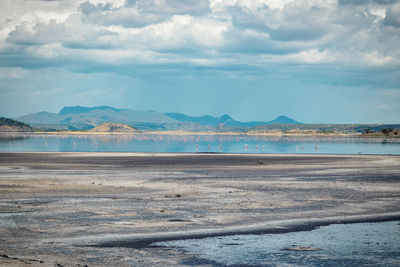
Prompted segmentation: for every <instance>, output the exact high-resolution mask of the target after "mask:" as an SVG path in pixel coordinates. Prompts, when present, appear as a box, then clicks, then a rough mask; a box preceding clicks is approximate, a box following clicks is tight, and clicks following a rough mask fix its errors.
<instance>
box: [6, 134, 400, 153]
mask: <svg viewBox="0 0 400 267" xmlns="http://www.w3.org/2000/svg"><path fill="white" fill-rule="evenodd" d="M0 151H26V152H29V151H41V152H44V151H56V152H69V151H78V152H96V151H102V152H108V151H109V152H217V153H283V154H285V153H295V154H302V153H304V154H309V153H322V154H386V155H387V154H392V155H400V140H384V141H382V140H381V139H371V138H369V139H363V138H349V137H332V138H312V137H304V138H302V137H265V136H245V135H241V136H240V135H236V136H235V135H231V136H229V135H221V136H218V135H149V134H134V135H84V134H82V135H48V134H41V135H32V134H18V135H5V134H2V135H0Z"/></svg>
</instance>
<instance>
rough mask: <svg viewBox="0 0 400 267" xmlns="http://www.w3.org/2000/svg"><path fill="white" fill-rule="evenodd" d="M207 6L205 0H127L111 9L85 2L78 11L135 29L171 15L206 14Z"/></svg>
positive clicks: (98, 21)
mask: <svg viewBox="0 0 400 267" xmlns="http://www.w3.org/2000/svg"><path fill="white" fill-rule="evenodd" d="M209 5H210V3H209V1H207V0H201V1H191V0H164V1H155V0H146V1H140V0H139V1H126V2H125V3H124V5H123V6H121V7H116V8H113V7H112V6H111V4H101V3H100V4H97V5H95V4H92V3H90V2H89V1H86V2H84V3H82V4H81V5H80V11H81V12H82V14H83V16H84V19H85V20H87V21H88V22H90V23H93V24H97V25H120V26H122V27H127V28H135V27H144V26H147V25H151V24H155V23H160V22H163V21H166V20H168V19H170V18H171V16H173V15H179V14H188V15H192V16H201V15H205V14H207V13H209V12H210V7H209Z"/></svg>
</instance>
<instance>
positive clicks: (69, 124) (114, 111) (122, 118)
mask: <svg viewBox="0 0 400 267" xmlns="http://www.w3.org/2000/svg"><path fill="white" fill-rule="evenodd" d="M16 119H17V120H19V121H22V122H24V123H28V124H29V125H31V126H33V127H37V128H43V129H60V130H90V129H92V128H94V127H96V126H99V125H100V124H102V123H104V122H114V123H123V124H127V125H130V126H132V127H134V128H137V129H140V130H184V129H206V130H212V128H215V127H217V126H218V127H219V128H221V127H255V126H260V125H269V124H280V123H290V124H301V123H300V122H297V121H295V120H293V119H291V118H288V117H286V116H279V117H277V118H276V119H275V120H272V121H266V122H241V121H237V120H235V119H233V118H232V117H231V116H230V115H227V114H224V115H222V116H220V117H213V116H211V115H204V116H189V115H186V114H184V113H172V112H170V113H159V112H155V111H152V110H130V109H119V108H115V107H111V106H106V105H103V106H95V107H83V106H65V107H63V108H62V109H61V110H60V112H58V113H50V112H47V111H42V112H37V113H32V114H27V115H24V116H21V117H18V118H16Z"/></svg>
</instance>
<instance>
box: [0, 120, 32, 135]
mask: <svg viewBox="0 0 400 267" xmlns="http://www.w3.org/2000/svg"><path fill="white" fill-rule="evenodd" d="M14 131H16V132H31V131H33V129H32V127H31V126H29V125H28V124H26V123H23V122H20V121H16V120H13V119H8V118H4V117H0V132H14Z"/></svg>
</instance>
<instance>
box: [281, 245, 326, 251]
mask: <svg viewBox="0 0 400 267" xmlns="http://www.w3.org/2000/svg"><path fill="white" fill-rule="evenodd" d="M282 250H289V251H318V250H321V249H320V248H312V247H303V246H301V247H291V248H284V249H282Z"/></svg>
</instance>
